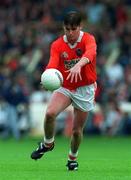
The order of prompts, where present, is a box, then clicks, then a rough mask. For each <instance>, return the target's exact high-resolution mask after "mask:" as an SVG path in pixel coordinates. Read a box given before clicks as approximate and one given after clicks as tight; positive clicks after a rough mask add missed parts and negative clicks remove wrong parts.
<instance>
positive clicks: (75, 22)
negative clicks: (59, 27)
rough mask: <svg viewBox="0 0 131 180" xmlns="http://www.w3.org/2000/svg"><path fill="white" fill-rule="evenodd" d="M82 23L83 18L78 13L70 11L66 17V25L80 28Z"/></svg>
mask: <svg viewBox="0 0 131 180" xmlns="http://www.w3.org/2000/svg"><path fill="white" fill-rule="evenodd" d="M81 21H82V16H81V14H80V13H79V12H78V11H70V12H68V13H67V14H66V15H65V17H64V21H63V23H64V25H65V26H67V25H70V26H79V25H80V24H81Z"/></svg>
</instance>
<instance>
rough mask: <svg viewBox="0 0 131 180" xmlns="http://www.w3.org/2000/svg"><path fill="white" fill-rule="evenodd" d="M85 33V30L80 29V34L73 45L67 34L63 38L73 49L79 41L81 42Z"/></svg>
mask: <svg viewBox="0 0 131 180" xmlns="http://www.w3.org/2000/svg"><path fill="white" fill-rule="evenodd" d="M83 34H84V32H83V31H80V35H79V37H78V39H77V41H76V43H75V44H73V45H72V44H70V43H69V42H68V40H67V36H66V35H64V36H63V40H64V42H66V43H67V44H68V46H69V47H70V48H71V49H73V48H75V47H76V46H77V43H78V42H81V39H82V37H83Z"/></svg>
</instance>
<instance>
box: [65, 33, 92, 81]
mask: <svg viewBox="0 0 131 180" xmlns="http://www.w3.org/2000/svg"><path fill="white" fill-rule="evenodd" d="M85 47H86V50H85V53H84V54H83V56H82V58H81V59H80V61H79V62H78V63H77V64H75V66H74V67H72V68H71V69H70V70H69V75H68V76H67V80H68V79H70V81H71V83H72V82H73V81H74V80H75V82H77V81H78V80H79V79H80V80H82V76H81V68H82V67H83V66H85V65H87V64H89V63H92V61H93V59H94V56H96V42H95V38H94V37H93V36H89V38H88V39H87V40H86V41H85Z"/></svg>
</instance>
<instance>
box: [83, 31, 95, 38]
mask: <svg viewBox="0 0 131 180" xmlns="http://www.w3.org/2000/svg"><path fill="white" fill-rule="evenodd" d="M83 37H85V38H91V39H94V38H95V37H94V35H93V34H91V33H89V32H84V36H83Z"/></svg>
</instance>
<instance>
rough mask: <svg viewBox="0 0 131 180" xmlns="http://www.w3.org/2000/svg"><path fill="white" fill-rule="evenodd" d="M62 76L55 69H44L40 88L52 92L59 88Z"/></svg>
mask: <svg viewBox="0 0 131 180" xmlns="http://www.w3.org/2000/svg"><path fill="white" fill-rule="evenodd" d="M62 83H63V76H62V74H61V72H60V71H59V70H57V69H53V68H52V69H46V70H45V71H44V72H43V73H42V75H41V84H42V86H43V87H44V88H45V89H46V90H49V91H54V90H56V89H58V88H60V87H61V85H62Z"/></svg>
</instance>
